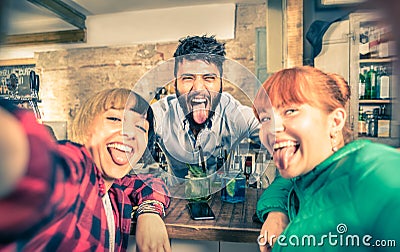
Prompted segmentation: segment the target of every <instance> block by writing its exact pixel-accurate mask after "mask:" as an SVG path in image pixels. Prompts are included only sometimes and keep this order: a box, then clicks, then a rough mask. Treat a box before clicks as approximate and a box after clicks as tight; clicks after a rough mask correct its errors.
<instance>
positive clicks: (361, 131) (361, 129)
mask: <svg viewBox="0 0 400 252" xmlns="http://www.w3.org/2000/svg"><path fill="white" fill-rule="evenodd" d="M366 131H367V128H366V122H365V118H364V112H363V107H362V106H359V107H358V136H365V135H366V133H367V132H366Z"/></svg>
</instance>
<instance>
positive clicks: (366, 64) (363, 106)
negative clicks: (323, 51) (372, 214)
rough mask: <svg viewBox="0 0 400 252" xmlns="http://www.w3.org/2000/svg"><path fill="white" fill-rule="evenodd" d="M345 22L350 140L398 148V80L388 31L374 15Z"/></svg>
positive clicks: (365, 15)
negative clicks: (348, 37)
mask: <svg viewBox="0 0 400 252" xmlns="http://www.w3.org/2000/svg"><path fill="white" fill-rule="evenodd" d="M349 20H350V22H349V24H350V31H351V34H352V42H351V45H350V72H349V73H350V85H351V92H352V99H351V101H352V102H351V105H350V109H351V110H350V112H351V118H350V120H351V122H352V125H353V132H354V137H355V138H367V139H370V140H372V141H375V142H381V143H385V144H389V145H392V146H396V147H399V146H400V141H399V117H398V114H399V113H398V111H399V110H398V106H399V103H398V97H396V95H397V94H398V88H399V81H398V76H397V74H396V69H398V65H397V57H396V52H395V48H396V46H395V42H394V40H393V35H392V34H393V33H392V28H391V27H390V26H389V25H387V24H385V23H384V21H383V20H382V18H381V17H380V16H379V15H378V14H374V13H355V14H351V15H350V16H349ZM396 108H397V109H396Z"/></svg>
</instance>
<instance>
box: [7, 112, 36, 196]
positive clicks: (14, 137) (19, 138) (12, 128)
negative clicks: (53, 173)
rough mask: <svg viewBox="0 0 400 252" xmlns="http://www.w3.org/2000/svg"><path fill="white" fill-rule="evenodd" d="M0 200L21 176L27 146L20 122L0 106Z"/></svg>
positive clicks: (27, 154) (27, 150)
mask: <svg viewBox="0 0 400 252" xmlns="http://www.w3.org/2000/svg"><path fill="white" fill-rule="evenodd" d="M0 121H1V130H0V198H2V197H4V196H6V195H8V194H9V193H10V192H11V191H12V189H13V188H14V187H15V185H16V183H17V182H18V181H19V179H20V178H21V177H22V176H23V174H24V173H25V170H26V168H27V167H26V166H27V163H28V158H29V144H28V139H27V137H26V135H25V132H24V130H23V128H22V126H21V125H20V122H19V121H18V120H17V119H16V118H15V117H14V116H13V115H12V114H10V112H9V111H7V110H6V109H4V108H2V107H1V106H0Z"/></svg>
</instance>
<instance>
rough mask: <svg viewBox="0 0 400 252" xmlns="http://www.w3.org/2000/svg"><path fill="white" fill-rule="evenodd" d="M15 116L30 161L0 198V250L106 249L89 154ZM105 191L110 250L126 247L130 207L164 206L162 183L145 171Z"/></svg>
mask: <svg viewBox="0 0 400 252" xmlns="http://www.w3.org/2000/svg"><path fill="white" fill-rule="evenodd" d="M0 105H1V104H0ZM14 114H15V115H16V117H17V118H18V119H19V120H20V121H21V122H22V125H23V127H24V129H25V130H26V132H27V135H28V139H29V144H30V161H29V166H28V170H27V172H26V174H25V176H24V177H23V178H22V179H21V180H20V181H19V183H18V184H17V187H16V188H15V190H14V191H13V192H12V193H11V194H9V195H8V196H7V197H5V198H2V199H0V251H108V250H109V249H108V248H109V231H108V227H107V218H106V215H105V211H104V206H103V202H102V196H104V193H105V186H104V180H103V178H102V177H101V174H100V172H99V170H98V169H97V168H96V166H95V164H94V163H93V160H92V159H91V157H90V155H89V152H88V151H87V150H86V148H84V147H83V146H80V145H77V144H73V143H71V142H64V143H60V144H57V143H56V142H54V141H53V140H52V138H51V137H50V135H49V134H48V132H47V130H46V129H45V127H43V126H42V125H39V124H37V123H36V119H35V118H34V117H33V116H32V114H31V113H28V112H24V111H21V110H18V111H14ZM109 195H110V199H111V203H112V206H113V213H114V220H115V225H116V229H115V251H125V250H126V249H127V246H128V238H129V234H130V227H131V214H132V205H139V204H141V203H142V202H143V201H145V200H157V201H160V202H161V203H163V204H164V206H165V207H167V206H168V204H169V197H168V196H167V195H169V192H168V190H167V188H166V186H165V185H164V183H163V182H162V181H161V180H159V179H156V178H153V177H151V176H150V175H143V176H142V175H141V176H140V177H139V176H136V175H133V176H131V175H128V176H126V177H124V178H122V179H120V180H117V181H115V183H114V185H113V186H112V187H111V188H110V190H109ZM160 215H162V213H161V212H160Z"/></svg>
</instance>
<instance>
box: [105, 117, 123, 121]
mask: <svg viewBox="0 0 400 252" xmlns="http://www.w3.org/2000/svg"><path fill="white" fill-rule="evenodd" d="M107 120H110V121H113V122H120V121H121V119H120V118H118V117H114V116H108V117H107Z"/></svg>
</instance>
